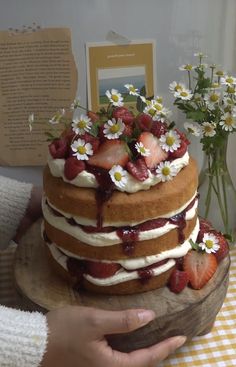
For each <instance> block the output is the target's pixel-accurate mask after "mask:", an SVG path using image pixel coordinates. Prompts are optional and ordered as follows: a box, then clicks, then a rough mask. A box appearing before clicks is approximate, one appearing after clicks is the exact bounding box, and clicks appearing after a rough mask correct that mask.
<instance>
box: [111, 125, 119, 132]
mask: <svg viewBox="0 0 236 367" xmlns="http://www.w3.org/2000/svg"><path fill="white" fill-rule="evenodd" d="M119 130H120V128H119V125H118V124H115V125H112V126H111V127H110V132H111V133H112V134H116V133H118V131H119Z"/></svg>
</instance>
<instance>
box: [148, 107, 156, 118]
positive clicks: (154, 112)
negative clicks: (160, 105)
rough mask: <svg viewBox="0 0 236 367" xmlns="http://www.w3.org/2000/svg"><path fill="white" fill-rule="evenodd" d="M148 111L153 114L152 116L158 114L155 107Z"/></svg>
mask: <svg viewBox="0 0 236 367" xmlns="http://www.w3.org/2000/svg"><path fill="white" fill-rule="evenodd" d="M148 113H149V114H150V115H151V116H155V114H156V110H155V109H154V108H150V110H149V111H148Z"/></svg>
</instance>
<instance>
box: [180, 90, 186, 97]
mask: <svg viewBox="0 0 236 367" xmlns="http://www.w3.org/2000/svg"><path fill="white" fill-rule="evenodd" d="M180 95H181V96H182V97H187V96H188V93H187V92H184V91H182V92H181V93H180Z"/></svg>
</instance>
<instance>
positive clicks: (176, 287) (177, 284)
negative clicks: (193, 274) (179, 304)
mask: <svg viewBox="0 0 236 367" xmlns="http://www.w3.org/2000/svg"><path fill="white" fill-rule="evenodd" d="M188 282H189V279H188V274H187V273H186V272H185V271H181V270H178V269H174V270H173V272H172V273H171V276H170V279H169V288H170V290H171V292H174V293H180V292H182V290H183V289H184V288H185V287H186V286H187V284H188Z"/></svg>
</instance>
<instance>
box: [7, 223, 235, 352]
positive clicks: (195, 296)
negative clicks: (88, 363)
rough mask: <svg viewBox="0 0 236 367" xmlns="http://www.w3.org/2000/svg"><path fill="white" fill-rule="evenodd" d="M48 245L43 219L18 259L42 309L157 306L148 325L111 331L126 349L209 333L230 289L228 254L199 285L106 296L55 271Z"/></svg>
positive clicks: (26, 290)
mask: <svg viewBox="0 0 236 367" xmlns="http://www.w3.org/2000/svg"><path fill="white" fill-rule="evenodd" d="M45 250H46V248H45V247H44V243H43V241H42V240H41V235H40V222H37V223H35V224H34V225H33V226H32V227H31V228H30V230H29V231H28V232H27V234H26V235H25V237H24V238H23V239H22V241H21V244H20V245H19V246H18V249H17V251H16V256H15V264H14V275H15V282H16V285H17V288H18V290H20V291H21V293H22V294H23V295H24V296H25V297H27V298H28V299H29V300H30V301H32V302H33V303H34V304H35V305H37V306H39V307H40V309H43V310H52V309H54V308H58V307H63V306H65V305H82V306H90V307H97V308H101V309H107V310H123V309H129V308H147V309H153V310H154V311H155V312H156V315H157V317H156V319H155V320H154V321H152V322H151V323H150V324H148V325H147V326H144V327H143V328H141V329H139V330H136V331H133V332H131V333H129V334H122V335H115V336H112V337H109V342H110V344H111V345H112V347H114V348H116V349H118V350H121V351H125V352H128V351H131V350H134V349H137V348H143V347H146V346H150V345H153V344H155V343H157V342H159V341H161V340H163V339H165V338H167V337H170V336H174V335H186V336H187V337H188V338H192V337H193V336H196V335H203V334H206V333H208V332H209V331H210V330H211V328H212V326H213V324H214V321H215V317H216V315H217V313H218V312H219V310H220V308H221V306H222V304H223V301H224V298H225V295H226V292H227V286H228V279H229V266H230V259H229V257H227V258H225V259H224V260H223V261H222V262H221V263H220V265H219V267H218V269H217V272H216V273H215V274H214V276H213V278H212V279H211V280H210V281H209V282H208V284H207V285H206V286H205V287H204V288H203V289H201V290H199V291H195V290H192V289H190V288H186V289H185V290H184V291H183V292H181V293H180V294H178V295H176V294H174V293H172V292H170V291H169V289H168V288H167V287H165V288H162V289H159V290H155V291H150V292H145V293H141V294H134V295H124V296H106V295H98V294H94V293H89V292H87V291H80V292H78V291H75V290H73V289H72V288H71V287H70V285H69V284H68V283H67V282H66V281H65V280H64V279H62V278H60V277H58V275H57V274H54V273H53V270H52V269H51V267H50V266H49V261H48V258H47V256H46V251H45Z"/></svg>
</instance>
